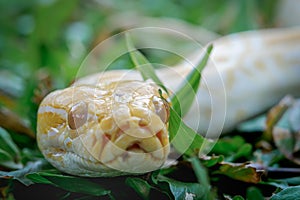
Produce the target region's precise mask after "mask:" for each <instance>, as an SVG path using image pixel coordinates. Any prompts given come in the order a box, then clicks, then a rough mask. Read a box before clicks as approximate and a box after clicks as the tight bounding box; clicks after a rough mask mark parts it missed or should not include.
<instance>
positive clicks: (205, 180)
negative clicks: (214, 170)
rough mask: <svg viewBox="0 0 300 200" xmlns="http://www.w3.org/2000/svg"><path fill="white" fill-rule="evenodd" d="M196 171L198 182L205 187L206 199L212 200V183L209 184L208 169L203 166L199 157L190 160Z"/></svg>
mask: <svg viewBox="0 0 300 200" xmlns="http://www.w3.org/2000/svg"><path fill="white" fill-rule="evenodd" d="M189 161H190V162H191V164H192V167H193V169H194V173H195V174H196V177H197V179H198V182H199V183H200V184H201V186H203V189H204V193H205V196H204V197H205V198H204V199H212V194H211V193H210V189H211V186H210V183H209V176H208V173H207V170H206V168H204V167H203V166H202V164H201V163H200V160H199V159H198V158H197V157H192V158H190V159H189Z"/></svg>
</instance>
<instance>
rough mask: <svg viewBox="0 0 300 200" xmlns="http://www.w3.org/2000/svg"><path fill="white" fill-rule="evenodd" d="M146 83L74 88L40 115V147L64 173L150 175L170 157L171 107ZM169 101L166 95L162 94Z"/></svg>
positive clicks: (48, 102)
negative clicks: (169, 122) (169, 120)
mask: <svg viewBox="0 0 300 200" xmlns="http://www.w3.org/2000/svg"><path fill="white" fill-rule="evenodd" d="M158 89H159V87H158V86H156V85H155V84H154V83H150V82H141V81H118V82H110V83H107V84H99V85H98V86H96V87H94V86H91V85H80V86H73V87H69V88H66V89H63V90H58V91H55V92H52V93H50V94H49V95H48V96H47V97H46V98H45V99H44V100H43V102H42V103H41V105H40V107H39V111H38V127H37V130H38V145H39V147H40V149H41V150H42V152H43V154H44V156H45V157H46V158H47V159H48V160H49V161H50V163H51V164H52V165H54V166H55V167H57V168H58V169H60V170H61V171H64V172H67V173H70V174H77V175H85V176H113V175H119V174H120V173H125V174H126V173H145V172H148V171H153V170H155V169H158V168H159V167H161V166H162V165H163V164H164V162H165V161H166V159H167V156H168V154H169V150H170V147H169V138H168V118H169V104H168V102H166V100H164V99H163V98H161V97H160V94H159V92H158ZM163 96H164V97H166V98H167V95H166V94H165V93H163Z"/></svg>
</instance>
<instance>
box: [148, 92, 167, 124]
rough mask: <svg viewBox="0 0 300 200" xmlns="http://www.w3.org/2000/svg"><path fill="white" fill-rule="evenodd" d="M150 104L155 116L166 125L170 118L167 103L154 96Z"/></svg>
mask: <svg viewBox="0 0 300 200" xmlns="http://www.w3.org/2000/svg"><path fill="white" fill-rule="evenodd" d="M152 102H153V104H154V108H155V112H156V114H157V115H158V116H159V117H160V119H161V120H162V121H163V122H164V123H167V122H168V121H169V116H170V107H169V104H168V102H166V100H164V99H161V98H159V97H156V96H154V97H153V100H152Z"/></svg>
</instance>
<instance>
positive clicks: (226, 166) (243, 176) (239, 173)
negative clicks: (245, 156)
mask: <svg viewBox="0 0 300 200" xmlns="http://www.w3.org/2000/svg"><path fill="white" fill-rule="evenodd" d="M213 173H214V174H223V175H225V176H228V177H230V178H232V179H235V180H240V181H244V182H247V183H258V182H260V181H261V175H262V171H258V170H256V168H254V167H252V166H251V165H249V164H248V163H244V164H233V163H225V162H224V163H222V164H221V166H220V168H219V169H218V170H216V171H214V172H213Z"/></svg>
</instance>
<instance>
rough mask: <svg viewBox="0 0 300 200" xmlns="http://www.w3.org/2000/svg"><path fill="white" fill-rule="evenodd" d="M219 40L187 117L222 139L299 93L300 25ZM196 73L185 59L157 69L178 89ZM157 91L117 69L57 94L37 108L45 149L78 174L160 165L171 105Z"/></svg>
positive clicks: (141, 170)
mask: <svg viewBox="0 0 300 200" xmlns="http://www.w3.org/2000/svg"><path fill="white" fill-rule="evenodd" d="M213 45H214V49H213V51H212V54H211V56H210V58H211V59H210V61H209V62H208V64H207V66H206V68H205V69H204V71H203V73H202V77H203V78H202V80H201V83H200V87H199V89H198V91H197V95H196V98H197V101H195V102H194V103H193V104H192V107H191V111H190V112H188V113H187V115H186V116H185V118H184V121H185V122H186V123H187V124H188V125H189V126H190V127H192V128H193V129H195V130H197V131H198V132H199V133H201V134H204V135H205V134H206V135H208V136H209V137H218V135H219V134H220V133H221V132H228V131H229V130H230V129H232V128H234V127H235V126H236V125H237V124H238V123H239V122H241V121H243V120H245V119H247V118H250V117H252V116H254V115H256V114H258V113H260V112H262V111H264V110H265V109H267V108H268V107H270V106H271V105H273V104H274V103H276V102H277V101H279V99H280V98H282V97H283V96H284V95H286V94H288V93H289V94H293V95H299V94H300V90H299V86H300V76H299V75H300V28H287V29H270V30H260V31H250V32H245V33H237V34H233V35H229V36H226V37H223V38H220V39H218V40H216V41H214V42H213ZM198 57H199V56H198ZM196 60H199V58H197V59H196ZM190 70H191V67H188V66H186V65H184V64H182V65H179V66H176V67H172V68H163V69H158V70H157V74H158V76H159V77H160V79H161V80H163V82H164V84H165V86H166V87H167V88H168V89H170V91H175V90H176V88H178V87H179V84H180V82H182V80H183V79H184V78H185V77H186V75H187V74H188V73H189V72H190ZM158 88H159V87H158V86H156V85H155V84H154V83H153V82H151V81H142V77H141V75H140V73H139V72H137V71H132V70H131V71H129V70H116V71H107V72H103V73H99V74H94V75H90V76H87V77H84V78H81V79H79V80H78V81H77V82H75V83H74V84H73V85H72V86H71V87H69V88H66V89H63V90H57V91H54V92H52V93H50V94H49V95H48V96H47V97H45V98H44V100H43V101H42V103H41V105H40V107H39V110H38V122H37V141H38V146H39V148H40V150H41V151H42V153H43V155H44V156H45V158H46V159H47V160H48V161H49V162H50V163H51V164H52V165H53V166H55V167H56V168H58V169H59V170H61V171H63V172H66V173H69V174H74V175H79V176H94V177H97V176H99V177H100V176H117V175H121V174H127V173H145V172H148V171H152V170H155V169H158V168H159V167H161V166H162V165H164V163H165V161H166V159H167V157H168V154H169V152H170V143H169V138H168V118H169V106H170V105H169V103H168V102H166V101H165V100H164V99H162V98H161V97H160V95H159V93H158ZM163 95H164V96H165V98H167V94H165V93H164V94H163ZM218 113H219V114H218Z"/></svg>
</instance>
